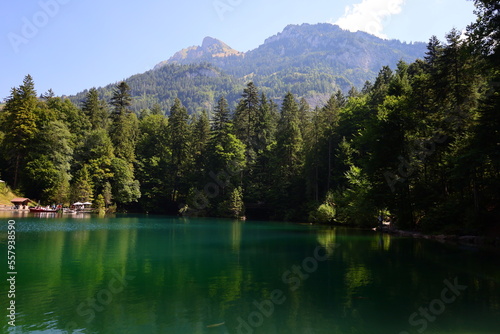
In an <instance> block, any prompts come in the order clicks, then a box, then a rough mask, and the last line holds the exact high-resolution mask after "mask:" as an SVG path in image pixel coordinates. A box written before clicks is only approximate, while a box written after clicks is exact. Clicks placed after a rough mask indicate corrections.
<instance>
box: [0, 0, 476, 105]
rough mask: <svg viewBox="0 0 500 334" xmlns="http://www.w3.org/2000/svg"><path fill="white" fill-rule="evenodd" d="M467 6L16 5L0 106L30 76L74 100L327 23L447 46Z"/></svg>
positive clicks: (370, 1)
mask: <svg viewBox="0 0 500 334" xmlns="http://www.w3.org/2000/svg"><path fill="white" fill-rule="evenodd" d="M473 10H474V5H473V2H472V1H468V0H188V1H179V0H176V1H173V0H142V1H129V0H21V1H7V0H4V1H1V3H0V64H1V67H0V68H1V71H0V101H2V100H3V99H4V98H6V97H8V96H9V94H10V89H11V87H17V86H19V85H20V84H21V83H22V80H23V78H24V76H25V75H26V74H31V75H32V77H33V79H34V81H35V86H36V89H37V91H38V93H43V92H46V91H47V90H48V89H49V88H52V89H53V90H54V92H55V93H56V95H63V94H67V95H69V94H74V93H77V92H79V91H82V90H84V89H86V88H91V87H94V86H95V87H99V86H104V85H106V84H109V83H113V82H117V81H120V80H122V79H125V78H127V77H129V76H131V75H133V74H137V73H142V72H145V71H147V70H149V69H151V68H153V67H154V65H156V64H157V63H159V62H160V61H163V60H166V59H168V58H170V56H172V55H173V54H174V53H175V52H176V51H179V50H180V49H183V48H185V47H188V46H191V45H200V44H201V42H202V40H203V38H204V37H205V36H211V37H214V38H217V39H220V40H222V41H223V42H225V43H227V44H228V45H229V46H231V47H233V48H235V49H237V50H239V51H248V50H252V49H254V48H256V47H258V46H259V45H261V44H262V43H263V42H264V40H265V39H266V38H267V37H270V36H272V35H275V34H276V33H278V32H280V31H282V30H283V28H284V27H285V26H287V25H288V24H300V23H311V24H313V23H320V22H329V23H334V24H339V25H341V26H342V27H343V28H345V29H349V30H353V31H356V30H363V31H367V32H370V33H373V34H375V35H378V36H381V37H383V38H390V39H392V38H395V39H400V40H403V41H407V42H411V41H423V42H427V41H428V40H429V38H430V37H431V36H432V35H436V36H438V38H440V39H442V40H444V36H445V34H446V33H447V32H448V31H450V30H451V29H452V28H457V29H459V30H463V29H465V27H466V26H467V25H468V24H469V23H471V22H472V21H474V20H475V16H474V14H473Z"/></svg>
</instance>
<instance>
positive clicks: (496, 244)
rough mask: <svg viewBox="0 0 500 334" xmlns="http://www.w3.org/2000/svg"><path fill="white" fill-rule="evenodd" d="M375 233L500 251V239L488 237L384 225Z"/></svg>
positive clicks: (375, 229)
mask: <svg viewBox="0 0 500 334" xmlns="http://www.w3.org/2000/svg"><path fill="white" fill-rule="evenodd" d="M373 230H374V231H377V232H381V233H387V234H391V235H394V236H399V237H407V238H416V239H428V240H435V241H438V242H441V243H453V244H461V245H468V246H476V247H479V248H486V249H495V250H500V237H486V236H476V235H456V234H436V235H433V234H425V233H421V232H417V231H405V230H399V229H396V228H391V227H390V226H387V225H384V226H383V227H382V228H380V227H377V228H374V229H373Z"/></svg>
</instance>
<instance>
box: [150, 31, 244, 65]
mask: <svg viewBox="0 0 500 334" xmlns="http://www.w3.org/2000/svg"><path fill="white" fill-rule="evenodd" d="M243 55H244V54H243V53H242V52H239V51H237V50H235V49H233V48H231V47H230V46H229V45H227V44H226V43H224V42H222V41H219V40H218V39H216V38H212V37H205V38H204V39H203V42H202V43H201V46H190V47H188V48H186V49H182V50H181V51H178V52H176V53H175V54H174V55H173V56H172V57H170V59H169V60H167V61H163V62H161V63H159V64H158V65H156V66H155V69H158V68H161V67H163V66H165V65H167V64H190V63H198V62H202V61H207V62H210V63H214V61H215V62H216V60H217V59H216V58H226V57H230V56H235V57H243Z"/></svg>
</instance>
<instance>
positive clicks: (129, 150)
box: [110, 82, 139, 163]
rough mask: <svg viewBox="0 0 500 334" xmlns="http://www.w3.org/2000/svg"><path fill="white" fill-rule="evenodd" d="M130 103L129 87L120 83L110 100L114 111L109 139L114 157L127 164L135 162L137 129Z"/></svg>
mask: <svg viewBox="0 0 500 334" xmlns="http://www.w3.org/2000/svg"><path fill="white" fill-rule="evenodd" d="M131 101H132V99H131V97H130V88H129V86H128V85H127V83H125V82H121V83H120V84H118V86H117V87H116V88H115V91H114V94H113V97H112V98H111V104H112V105H113V106H114V110H113V113H112V124H111V129H110V137H111V140H112V141H113V144H114V146H115V155H116V156H117V157H118V158H121V159H124V160H125V161H127V162H128V163H133V162H134V161H135V144H136V141H137V136H138V129H139V122H138V119H137V116H136V115H135V114H134V113H132V111H131V110H130V109H129V107H130V105H131Z"/></svg>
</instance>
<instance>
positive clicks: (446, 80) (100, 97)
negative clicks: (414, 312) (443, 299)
mask: <svg viewBox="0 0 500 334" xmlns="http://www.w3.org/2000/svg"><path fill="white" fill-rule="evenodd" d="M475 3H476V4H477V5H478V11H477V14H478V21H477V22H476V23H474V24H473V25H471V27H469V32H468V33H469V39H462V38H460V33H459V32H458V31H456V30H452V31H451V32H450V33H449V34H447V35H446V36H445V37H446V39H445V41H444V42H441V41H439V40H438V39H437V38H436V37H433V38H431V40H430V41H429V44H428V45H427V53H426V55H425V57H424V59H421V60H417V61H415V62H413V63H407V62H406V61H405V59H403V60H401V57H400V56H398V59H397V60H394V59H393V60H394V62H393V64H394V65H396V66H395V67H394V68H391V67H389V66H383V65H385V64H378V65H377V67H376V68H372V67H370V68H367V69H366V72H369V73H371V75H372V78H373V79H374V81H373V83H370V82H366V83H365V85H364V87H363V89H362V90H361V91H358V90H357V89H355V88H353V87H351V84H350V83H349V82H348V80H347V81H346V80H343V79H342V78H341V77H339V76H338V74H335V72H334V71H333V70H332V68H338V66H333V65H332V64H330V65H329V66H326V65H325V62H326V63H328V62H331V61H333V60H332V59H335V58H336V57H337V58H338V57H339V56H341V55H339V54H338V52H340V51H338V50H337V49H336V48H331V47H328V45H327V44H328V43H326V44H325V45H323V44H322V43H319V42H318V43H315V45H312V46H311V47H312V48H313V49H315V50H316V51H315V52H316V54H315V55H312V54H310V53H307V54H306V55H305V56H304V58H303V59H300V57H298V58H297V57H296V56H298V55H300V54H301V52H303V51H304V50H303V49H304V45H306V44H308V43H310V42H309V41H308V40H307V39H305V38H304V36H303V35H301V33H300V30H301V29H297V28H296V27H291V28H287V31H288V32H290V33H292V32H293V35H295V38H288V37H287V36H286V34H285V35H283V36H278V37H276V38H272V39H270V40H269V41H267V42H266V43H265V44H264V46H262V47H261V48H259V50H258V52H255V53H252V52H250V53H248V55H247V56H245V57H238V56H235V57H233V58H232V59H222V60H220V59H219V60H218V61H219V62H220V63H221V64H222V65H221V66H224V67H225V68H226V70H228V71H229V72H231V73H232V74H234V75H245V76H246V75H248V76H247V77H245V82H247V80H249V79H252V80H254V81H252V82H249V83H247V84H246V86H244V85H243V80H241V81H240V80H239V79H234V77H231V76H229V75H227V74H225V73H223V72H222V71H221V70H219V69H217V68H215V67H214V66H212V65H209V64H197V65H167V66H164V67H161V68H159V69H156V70H154V71H150V72H147V73H146V74H144V75H139V76H134V77H132V78H130V79H129V80H127V82H122V83H120V84H118V85H117V86H109V87H106V88H104V89H97V90H96V89H91V90H90V91H88V92H85V94H84V95H82V96H80V97H79V99H81V100H83V105H82V106H81V108H79V107H77V106H75V105H74V104H73V103H71V101H69V100H68V99H63V98H58V97H55V96H54V94H53V92H51V91H49V92H48V93H46V94H44V95H43V96H42V97H40V98H38V97H37V95H36V92H35V89H34V83H33V80H32V78H31V77H30V76H27V77H26V78H25V80H24V82H23V84H22V85H21V86H19V87H18V88H14V89H13V90H12V92H11V95H10V96H9V97H8V98H7V100H6V103H5V106H4V107H3V108H2V109H1V110H0V151H1V155H0V173H1V175H2V178H4V179H5V180H6V181H8V182H9V183H10V184H13V185H14V187H15V188H18V189H19V190H21V191H23V193H24V194H25V195H26V196H29V197H32V198H36V199H40V200H42V201H47V202H48V201H50V202H64V201H67V199H68V197H69V196H70V195H71V198H72V199H73V200H79V201H88V200H91V199H92V198H93V197H94V196H95V195H97V197H96V198H95V201H96V203H95V205H96V206H98V207H99V208H103V207H107V208H108V210H113V209H114V208H118V209H121V210H143V211H148V212H166V213H177V212H178V210H179V208H182V212H183V214H197V215H214V216H224V217H232V218H238V217H242V216H244V215H250V217H251V215H252V214H253V211H252V210H260V211H262V212H267V213H268V214H269V216H271V217H272V218H275V219H282V220H287V219H290V220H310V221H315V222H323V223H328V222H332V221H333V220H335V222H339V223H346V224H356V225H359V226H367V227H368V226H373V225H375V224H376V223H377V216H378V215H379V214H380V212H386V213H387V214H389V215H391V216H393V218H394V219H395V225H396V226H398V227H402V228H412V229H421V230H424V231H444V232H453V233H480V232H485V231H487V230H488V229H489V228H493V227H494V226H495V224H497V222H498V221H499V217H500V206H499V204H498V203H500V192H499V189H500V172H499V171H500V154H499V150H498V147H499V145H500V143H499V140H498V138H500V136H499V133H500V118H499V113H498V110H499V107H500V92H499V87H500V85H498V82H500V71H499V70H498V68H499V67H498V64H499V61H498V45H499V43H498V36H499V30H498V26H499V25H498V24H496V23H498V17H499V16H498V11H497V10H496V9H495V8H497V7H495V3H494V2H493V1H489V0H477V1H475ZM302 28H303V29H305V30H311V31H316V32H318V31H319V32H322V33H323V34H326V35H328V34H336V35H338V36H341V37H342V36H344V37H343V38H344V41H348V40H349V39H348V38H346V36H347V34H350V33H347V32H342V31H331V29H332V28H331V27H327V26H323V25H317V26H310V27H309V26H304V27H302ZM365 35H366V34H365ZM365 35H363V34H361V35H360V34H358V36H362V37H363V38H361V37H360V40H357V41H355V44H356V45H354V47H357V46H359V45H358V43H360V41H361V40H365V42H370V43H373V42H374V41H378V39H375V37H373V39H372V40H370V41H367V40H366V38H368V39H369V38H370V37H367V36H365ZM318 38H319V39H318V41H320V40H322V39H321V38H320V37H318ZM391 43H392V44H391ZM382 44H384V43H382ZM382 44H381V45H380V46H377V47H374V48H373V50H374V52H376V53H380V54H384V52H387V53H389V54H390V53H391V52H392V51H391V50H386V51H384V47H383V46H382ZM396 44H397V43H396V42H391V41H388V42H387V43H385V44H384V45H396ZM399 46H401V45H399ZM372 47H373V45H372ZM327 49H328V50H329V51H328V52H329V54H330V53H331V54H332V57H333V58H328V57H325V55H326V53H325V52H327ZM332 49H335V50H334V51H332ZM276 50H281V51H280V52H284V53H285V55H288V56H285V57H282V56H278V54H276V52H277V51H276ZM257 53H258V54H257ZM313 53H314V52H313ZM263 55H266V56H267V57H268V58H267V59H270V58H269V57H272V59H273V61H272V62H266V63H265V64H263V65H262V66H259V67H257V68H253V69H252V70H255V72H256V73H254V74H251V75H250V73H246V71H248V70H249V68H250V67H249V66H250V64H252V62H253V61H255V60H256V59H263V58H262V57H263ZM264 58H265V57H264ZM323 58H325V59H326V60H324V59H323ZM353 58H355V57H353ZM311 59H315V60H316V61H317V63H318V66H313V67H311V68H306V67H307V66H310V65H311ZM391 59H392V58H391ZM410 61H412V60H410ZM231 62H235V63H232V64H230V63H231ZM235 64H237V66H236V65H235ZM370 66H371V65H370ZM342 71H344V72H345V73H344V72H342ZM342 71H341V72H339V73H344V74H345V75H347V74H346V73H347V72H349V74H350V75H351V78H353V79H352V82H354V81H356V82H359V84H362V83H363V82H365V80H364V79H363V80H362V78H363V77H365V79H366V75H365V76H363V75H361V74H360V72H359V71H360V70H359V68H358V69H355V68H354V67H351V68H345V69H343V70H342ZM376 71H379V72H378V75H375V73H376ZM364 74H367V73H364ZM151 82H154V83H155V84H153V83H151ZM156 83H161V84H162V85H163V86H162V87H161V89H160V88H158V86H157V85H156ZM258 86H259V88H257V87H258ZM344 86H345V87H344ZM358 86H359V85H358ZM339 88H340V89H339ZM349 88H351V89H350V90H349V94H348V95H347V96H346V95H344V93H343V92H342V91H344V92H345V91H347V90H348V89H349ZM291 91H293V92H294V93H296V92H300V93H298V94H297V93H296V94H294V93H292V92H291ZM241 92H242V94H241ZM276 92H281V93H280V94H281V95H279V96H278V95H277V93H276ZM308 96H316V97H318V96H321V99H317V100H315V102H313V103H312V105H313V107H312V108H311V107H310V104H309V103H311V99H307V97H308ZM215 97H217V98H218V101H216V102H215V103H214V101H215ZM298 97H300V100H298ZM281 98H283V100H282V101H283V102H282V103H281V109H280V110H278V109H279V107H278V106H277V104H276V103H275V101H278V100H281ZM103 101H109V102H110V104H111V107H112V108H111V113H108V110H107V106H106V103H105V102H103ZM297 101H299V102H297ZM183 103H184V104H183ZM184 105H186V106H187V108H186V107H185V106H184ZM168 109H169V110H170V115H169V116H168V117H166V116H165V115H164V112H163V110H168ZM139 110H142V111H141V113H140V115H141V116H140V120H139V119H138V118H137V116H136V114H135V113H134V111H136V112H139ZM204 110H213V113H212V118H211V119H210V117H209V115H208V114H207V113H206V112H205V111H204ZM16 190H17V189H16ZM70 192H71V194H69V193H70Z"/></svg>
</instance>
